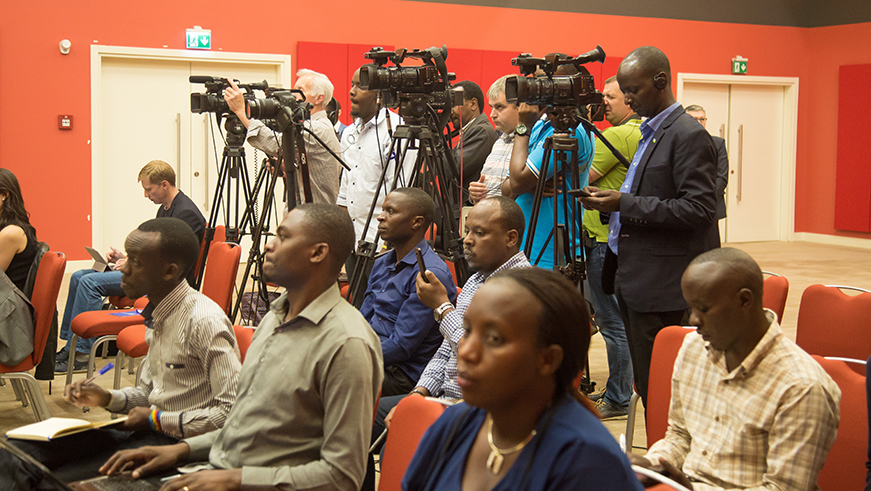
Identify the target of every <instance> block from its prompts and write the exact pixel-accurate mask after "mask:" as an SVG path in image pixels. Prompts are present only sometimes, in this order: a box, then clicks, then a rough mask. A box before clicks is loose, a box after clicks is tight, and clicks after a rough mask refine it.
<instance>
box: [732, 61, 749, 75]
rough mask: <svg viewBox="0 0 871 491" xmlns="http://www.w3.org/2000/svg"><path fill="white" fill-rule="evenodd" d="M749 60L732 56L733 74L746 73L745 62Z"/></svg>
mask: <svg viewBox="0 0 871 491" xmlns="http://www.w3.org/2000/svg"><path fill="white" fill-rule="evenodd" d="M749 61H750V60H747V59H740V58H733V59H732V74H733V75H747V63H748V62H749Z"/></svg>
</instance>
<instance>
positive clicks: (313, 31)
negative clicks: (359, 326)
mask: <svg viewBox="0 0 871 491" xmlns="http://www.w3.org/2000/svg"><path fill="white" fill-rule="evenodd" d="M240 5H241V4H239V3H237V2H226V1H220V2H211V3H209V4H200V5H196V6H194V5H191V4H190V3H187V2H178V1H168V0H152V1H150V2H137V3H130V2H114V1H108V0H93V1H89V2H67V3H60V2H53V1H50V0H35V1H31V2H10V3H9V5H4V12H3V15H2V16H0V107H2V108H3V117H2V118H0V165H2V166H3V167H8V168H10V169H12V170H13V172H15V173H16V175H18V177H19V179H20V180H21V183H22V186H23V189H24V195H25V199H26V200H27V204H28V208H29V210H30V212H31V214H32V219H33V222H34V224H35V226H36V227H37V229H38V230H39V236H40V238H41V239H42V240H45V241H47V242H49V243H50V244H51V245H52V247H53V248H54V249H57V250H63V251H66V252H68V254H69V257H70V259H83V256H84V254H83V253H84V251H83V248H82V245H85V244H90V242H91V227H90V222H89V214H90V209H91V199H90V196H91V179H90V173H91V162H90V159H91V148H90V141H89V140H90V137H91V135H90V125H91V121H90V114H89V112H90V51H89V50H90V48H89V45H91V44H101V45H116V46H137V47H147V48H162V47H167V48H171V49H181V48H183V47H184V30H185V28H187V27H193V26H194V25H201V26H203V27H204V28H207V29H211V30H212V46H213V50H223V51H237V52H258V53H290V54H291V55H292V56H293V60H294V70H295V69H296V68H297V67H296V66H295V65H296V53H297V43H298V42H299V41H313V42H330V43H357V44H367V45H372V44H379V45H390V46H396V47H407V48H409V49H411V48H426V47H429V46H433V45H438V46H441V45H442V44H443V43H446V44H447V45H448V48H449V50H450V49H451V48H460V49H482V50H492V51H515V52H517V53H520V52H531V53H533V54H535V55H537V56H541V55H544V54H546V53H549V52H552V51H560V52H565V53H569V54H572V55H577V54H580V53H582V52H586V51H588V50H589V49H592V48H593V47H595V45H596V44H600V45H602V47H603V48H604V49H605V52H606V53H608V54H609V55H613V56H615V57H623V56H625V55H626V54H627V53H628V52H629V51H631V50H632V49H633V48H635V47H637V46H640V45H643V44H650V45H654V46H657V47H659V48H661V49H662V50H663V51H665V53H666V54H667V55H668V56H669V58H670V59H671V61H672V69H673V72H675V73H676V72H678V71H681V72H700V73H720V74H722V73H728V70H729V66H730V60H731V59H732V58H733V57H734V56H735V55H739V54H740V55H742V56H745V57H748V58H749V59H750V60H751V61H750V73H751V74H752V75H771V76H790V77H800V79H801V81H800V93H799V143H798V153H797V155H798V162H797V182H796V231H797V232H815V233H821V234H837V235H850V236H859V237H865V238H871V234H856V233H840V232H837V231H835V230H834V198H833V193H834V175H835V153H834V149H835V142H836V138H835V135H836V131H837V130H836V125H837V114H836V108H837V77H838V66H839V65H841V64H848V63H869V62H871V51H869V50H867V48H864V47H865V46H866V45H867V44H866V42H865V41H866V40H867V38H868V35H869V34H871V24H859V25H850V26H839V27H826V28H817V29H802V28H792V27H772V26H757V25H742V24H726V23H709V22H692V21H679V20H667V19H645V18H634V17H616V16H602V15H585V14H570V13H555V12H543V11H542V12H539V11H526V10H523V11H521V10H516V9H502V8H490V7H470V6H458V5H441V4H433V3H417V2H411V1H400V0H370V1H368V2H365V3H364V2H352V1H350V0H332V1H330V2H329V3H328V4H326V6H327V8H326V9H325V10H326V12H325V14H328V15H324V16H323V17H321V19H322V20H319V21H317V22H310V21H308V20H306V19H305V18H304V17H305V15H306V12H305V10H308V9H309V8H310V6H309V7H305V8H304V9H303V8H297V6H294V5H292V4H291V3H289V2H285V1H279V0H262V1H261V2H258V4H257V7H256V8H255V7H254V6H253V5H250V6H245V7H244V9H243V8H242V7H241V6H240ZM298 7H301V4H300V5H299V6H298ZM281 12H286V15H283V16H282V15H280V13H281ZM376 13H377V15H376ZM376 19H377V21H376ZM437 26H443V27H437ZM521 26H528V27H525V28H523V27H521ZM535 33H538V35H537V34H535ZM65 38H66V39H69V40H70V41H72V45H73V46H72V51H71V53H70V54H69V55H66V56H64V55H61V54H60V52H59V50H58V47H57V44H58V42H59V41H60V40H61V39H65ZM450 66H451V65H450V55H449V57H448V69H450ZM511 69H512V67H510V66H506V67H505V72H506V73H508V72H510V71H512V70H511ZM349 76H350V74H349ZM343 82H344V81H343ZM344 83H346V82H344ZM483 88H484V89H485V90H486V87H483ZM345 89H346V88H345V87H337V90H338V91H341V90H345ZM862 110H864V108H862ZM858 112H859V110H857V113H858ZM67 113H68V114H73V115H74V117H75V120H74V125H75V126H74V129H73V130H72V131H60V130H58V129H57V115H58V114H67ZM857 116H859V114H857ZM125 178H126V177H125ZM132 225H135V224H132ZM79 251H82V252H79Z"/></svg>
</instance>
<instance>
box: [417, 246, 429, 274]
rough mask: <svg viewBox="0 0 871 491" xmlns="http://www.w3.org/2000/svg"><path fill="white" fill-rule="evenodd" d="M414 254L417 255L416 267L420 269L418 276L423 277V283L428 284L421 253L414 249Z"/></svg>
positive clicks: (418, 248) (418, 249)
mask: <svg viewBox="0 0 871 491" xmlns="http://www.w3.org/2000/svg"><path fill="white" fill-rule="evenodd" d="M414 253H415V255H417V267H418V268H420V276H422V277H423V281H425V282H427V283H429V278H427V277H426V272H425V271H426V265H424V264H423V253H422V252H420V247H415V248H414Z"/></svg>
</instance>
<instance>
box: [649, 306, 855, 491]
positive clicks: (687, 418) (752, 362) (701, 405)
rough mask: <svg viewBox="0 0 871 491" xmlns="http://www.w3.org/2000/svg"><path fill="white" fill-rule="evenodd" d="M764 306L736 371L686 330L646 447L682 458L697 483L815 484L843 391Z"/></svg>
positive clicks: (796, 490) (795, 490)
mask: <svg viewBox="0 0 871 491" xmlns="http://www.w3.org/2000/svg"><path fill="white" fill-rule="evenodd" d="M766 313H767V315H768V318H769V319H770V320H771V326H770V327H769V328H768V331H767V332H766V333H765V336H763V338H762V339H761V340H760V341H759V344H757V345H756V348H754V349H753V351H752V352H751V353H750V354H749V355H748V356H747V358H745V359H744V361H742V362H741V364H740V365H739V366H738V367H736V368H735V369H734V370H732V371H731V372H728V371H727V370H726V361H725V356H724V353H723V352H722V351H716V350H714V349H712V348H710V346H708V345H707V343H705V342H704V341H703V340H702V338H701V336H698V335H695V334H690V335H689V336H687V337H686V339H685V340H684V343H683V346H682V347H681V349H680V352H679V353H678V356H677V361H676V362H675V366H674V375H673V376H672V396H671V407H670V409H669V416H668V423H669V427H668V431H667V432H666V435H665V438H664V439H662V440H660V441H658V442H656V443H655V444H653V446H651V447H650V450H649V451H648V453H647V455H646V457H647V458H648V459H650V460H651V462H654V463H656V464H658V463H659V462H658V457H660V456H661V457H665V458H666V459H667V460H669V461H670V462H672V463H673V464H675V465H676V466H677V467H678V468H681V467H682V468H683V471H684V473H686V474H687V476H689V478H690V479H691V480H694V481H696V482H695V483H694V484H693V489H695V490H715V489H748V490H750V489H752V490H784V491H785V490H789V491H801V490H816V489H819V488H818V487H817V484H816V482H817V474H819V471H820V469H822V467H823V463H824V462H825V459H826V455H827V454H828V452H829V449H830V448H831V447H832V444H833V443H834V441H835V436H836V434H837V431H838V420H839V418H840V412H839V406H838V403H839V401H840V399H841V391H840V389H838V386H837V385H836V384H835V382H833V381H832V379H831V378H830V377H829V376H828V375H827V374H826V372H825V371H824V370H823V368H822V367H821V366H820V365H819V364H818V363H816V362H815V361H814V360H813V358H811V357H810V355H808V354H807V353H805V352H804V351H803V350H802V349H801V348H799V347H798V346H796V345H795V343H794V342H792V341H790V340H789V339H787V338H786V337H784V335H783V333H782V332H781V330H780V326H779V325H778V324H777V321H776V320H774V319H775V317H774V313H773V312H771V311H767V312H766Z"/></svg>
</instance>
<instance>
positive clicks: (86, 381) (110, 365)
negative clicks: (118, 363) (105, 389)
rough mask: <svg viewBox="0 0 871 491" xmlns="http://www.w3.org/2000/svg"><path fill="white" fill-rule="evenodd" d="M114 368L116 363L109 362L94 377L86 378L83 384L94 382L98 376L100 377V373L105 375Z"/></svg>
mask: <svg viewBox="0 0 871 491" xmlns="http://www.w3.org/2000/svg"><path fill="white" fill-rule="evenodd" d="M113 368H115V364H114V363H108V364H107V365H106V366H104V367H103V368H101V369H100V371H99V372H97V373H96V374H95V375H94V376H93V377H91V378H89V379H86V380H85V381H84V382H82V385H87V384H90V383H91V382H93V381H94V380H96V379H97V377H99V376H100V375H103V374H104V373H106V372H108V371H109V370H111V369H113Z"/></svg>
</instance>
